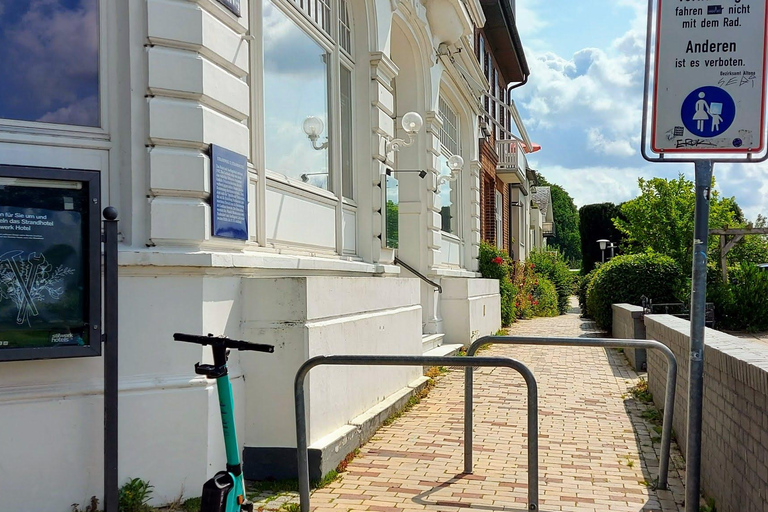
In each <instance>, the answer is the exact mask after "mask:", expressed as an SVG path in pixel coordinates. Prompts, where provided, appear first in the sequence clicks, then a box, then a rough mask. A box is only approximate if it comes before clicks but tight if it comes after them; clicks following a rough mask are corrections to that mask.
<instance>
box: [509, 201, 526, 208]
mask: <svg viewBox="0 0 768 512" xmlns="http://www.w3.org/2000/svg"><path fill="white" fill-rule="evenodd" d="M509 206H517V207H518V208H522V207H523V203H521V202H520V201H510V202H509Z"/></svg>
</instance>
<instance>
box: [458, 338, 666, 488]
mask: <svg viewBox="0 0 768 512" xmlns="http://www.w3.org/2000/svg"><path fill="white" fill-rule="evenodd" d="M492 343H498V344H502V345H547V346H561V347H603V348H649V349H654V350H658V351H660V352H662V353H663V354H664V355H665V356H666V357H667V389H666V397H665V399H664V400H665V401H664V420H663V423H662V433H661V454H660V457H659V483H658V486H657V487H658V488H659V489H666V488H667V474H668V473H669V453H670V445H671V443H672V416H673V413H674V410H675V386H676V383H677V359H675V354H674V353H672V351H671V350H670V349H669V347H667V346H666V345H664V344H663V343H660V342H658V341H656V340H628V339H613V338H537V337H532V336H484V337H482V338H479V339H477V340H475V342H474V343H472V345H470V346H469V349H468V350H467V356H474V355H475V353H476V352H477V351H478V349H479V348H480V347H482V346H484V345H490V344H492ZM473 373H474V372H473V370H472V366H471V365H470V366H467V367H466V369H465V372H464V472H465V473H472V408H473V407H472V379H473Z"/></svg>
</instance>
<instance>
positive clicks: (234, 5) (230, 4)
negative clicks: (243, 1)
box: [219, 0, 240, 18]
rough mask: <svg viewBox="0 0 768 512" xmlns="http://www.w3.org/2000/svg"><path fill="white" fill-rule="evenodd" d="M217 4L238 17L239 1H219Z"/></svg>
mask: <svg viewBox="0 0 768 512" xmlns="http://www.w3.org/2000/svg"><path fill="white" fill-rule="evenodd" d="M219 3H220V4H221V5H223V6H224V7H226V8H227V9H229V10H230V11H232V12H233V13H234V14H235V16H237V17H238V18H239V17H240V0H219Z"/></svg>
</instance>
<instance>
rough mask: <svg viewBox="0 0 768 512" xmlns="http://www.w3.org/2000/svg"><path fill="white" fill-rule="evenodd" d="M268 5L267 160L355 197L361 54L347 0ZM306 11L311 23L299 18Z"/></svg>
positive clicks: (265, 13) (300, 177)
mask: <svg viewBox="0 0 768 512" xmlns="http://www.w3.org/2000/svg"><path fill="white" fill-rule="evenodd" d="M263 6H264V11H263V19H264V30H263V34H264V35H263V51H264V124H265V126H264V140H265V148H264V151H265V157H266V167H267V169H268V170H270V171H273V172H277V173H280V174H284V175H285V176H288V177H289V178H293V179H297V180H301V181H302V182H304V183H307V184H310V185H313V186H316V187H319V188H323V189H327V190H330V191H332V192H335V193H336V194H337V195H343V196H344V197H348V198H350V199H351V198H353V191H354V183H353V169H352V167H353V165H352V162H353V157H352V147H353V130H352V123H353V112H352V106H353V69H354V62H353V61H352V57H351V28H350V27H351V23H350V20H349V16H348V13H347V7H346V4H345V3H344V0H338V3H336V0H333V1H332V0H292V1H279V0H275V1H274V2H272V1H271V0H264V3H263ZM334 13H335V14H334ZM334 15H335V16H337V18H338V20H337V22H336V23H332V22H331V19H332V17H333V16H334ZM302 18H303V19H304V20H308V21H309V22H310V23H309V24H306V23H303V24H302V25H304V26H305V27H306V28H304V29H303V28H301V27H300V26H299V24H298V23H297V22H296V20H298V19H302ZM307 118H313V123H312V124H311V125H307V123H306V122H305V121H307ZM310 135H311V137H310ZM336 152H338V154H336ZM336 173H340V176H341V179H340V180H338V181H336V179H335V177H336ZM334 183H338V185H334ZM337 187H338V188H339V189H340V190H335V188H337Z"/></svg>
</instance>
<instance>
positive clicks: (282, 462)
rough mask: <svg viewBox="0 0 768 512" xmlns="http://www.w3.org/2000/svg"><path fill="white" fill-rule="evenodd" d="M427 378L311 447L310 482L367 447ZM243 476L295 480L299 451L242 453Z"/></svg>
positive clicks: (261, 449) (274, 449) (271, 449)
mask: <svg viewBox="0 0 768 512" xmlns="http://www.w3.org/2000/svg"><path fill="white" fill-rule="evenodd" d="M429 380H430V379H429V378H428V377H419V378H418V379H416V380H414V381H413V382H411V383H410V384H408V386H406V387H404V388H401V389H399V390H398V391H396V392H395V393H393V394H391V395H389V396H388V397H387V398H385V399H384V400H382V401H381V402H379V403H378V404H376V405H375V406H373V407H371V408H370V409H368V410H367V411H365V412H364V413H363V414H361V415H359V416H357V417H355V418H353V419H352V420H351V421H350V422H349V424H347V425H344V426H343V427H341V428H338V429H336V430H335V431H333V432H331V433H330V434H328V435H326V436H324V437H322V438H320V439H318V440H317V441H315V442H314V443H312V444H311V445H310V446H309V478H310V480H312V481H317V480H320V479H322V477H323V476H325V475H327V474H328V473H330V472H331V471H333V470H335V469H336V468H337V467H338V465H339V463H340V462H341V461H342V460H344V458H345V457H346V456H347V455H349V454H350V453H352V452H353V451H355V449H356V448H359V447H360V446H362V445H363V444H365V443H366V442H367V441H368V440H369V439H370V438H371V437H373V435H374V434H375V433H376V431H377V430H378V429H379V427H381V425H382V424H383V423H384V421H385V420H386V419H387V418H389V417H390V416H392V415H393V414H395V413H396V412H398V411H400V410H402V409H403V407H405V405H406V404H407V403H408V400H409V399H410V398H411V397H412V396H414V395H415V394H416V393H418V392H419V391H421V390H422V389H424V388H425V387H426V386H427V383H428V382H429ZM243 460H244V465H243V468H244V469H243V473H244V474H245V478H246V479H248V480H265V479H278V480H284V479H295V478H296V475H297V473H298V466H297V462H296V448H280V447H248V446H246V447H245V449H244V450H243Z"/></svg>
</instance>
